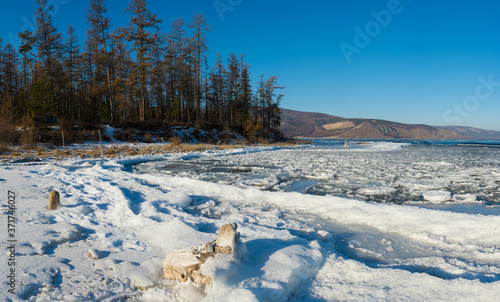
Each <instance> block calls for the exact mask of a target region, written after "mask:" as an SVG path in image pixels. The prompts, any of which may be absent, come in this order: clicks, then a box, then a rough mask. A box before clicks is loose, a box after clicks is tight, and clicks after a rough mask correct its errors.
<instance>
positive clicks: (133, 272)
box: [0, 142, 500, 301]
mask: <svg viewBox="0 0 500 302" xmlns="http://www.w3.org/2000/svg"><path fill="white" fill-rule="evenodd" d="M342 143H343V142H342ZM321 144H322V143H316V144H314V145H312V146H307V147H304V146H299V147H289V148H277V147H255V148H248V149H237V150H228V151H206V152H193V153H188V154H170V155H157V156H136V157H123V158H118V159H113V160H67V161H64V162H47V163H44V164H43V165H39V164H37V165H33V164H30V163H25V164H16V165H12V164H5V165H1V166H0V187H1V188H2V192H3V193H2V194H3V196H6V192H7V190H10V191H13V192H15V193H16V198H17V199H16V200H17V211H16V215H17V219H18V222H17V224H16V228H17V233H16V236H17V238H18V243H17V254H16V258H17V265H16V273H17V275H16V278H17V288H16V294H15V295H11V294H9V295H6V294H5V293H7V287H6V286H7V285H6V282H4V281H2V283H1V288H0V295H1V297H2V300H4V298H5V299H6V301H264V300H267V301H290V300H292V301H294V300H295V301H346V300H347V301H388V300H389V301H409V300H410V301H495V300H496V299H497V296H498V292H500V282H499V281H500V248H499V247H500V237H499V236H496V233H495V231H496V230H498V228H499V226H500V212H499V211H498V208H499V207H498V206H497V203H495V201H496V202H498V194H500V192H499V189H498V183H499V180H500V164H499V157H498V155H499V154H498V153H499V152H500V150H498V148H496V149H494V148H486V149H485V148H483V149H477V150H472V149H469V150H465V149H464V148H462V147H460V146H456V147H449V146H448V147H447V148H448V149H445V148H444V147H443V148H442V149H443V150H441V149H440V150H439V151H443V152H448V154H444V153H443V152H436V150H435V149H432V148H438V149H439V148H441V147H439V146H438V147H436V146H421V145H418V146H410V145H408V144H403V143H395V142H393V143H389V142H373V143H368V144H363V145H359V146H352V145H351V146H350V147H349V148H341V147H339V148H333V147H331V146H330V145H328V144H327V143H324V142H323V144H324V145H321ZM445 150H449V151H445ZM450 154H453V155H454V156H450ZM186 166H187V167H189V168H186ZM52 190H55V191H58V192H59V193H60V197H61V205H60V206H59V208H58V209H57V210H54V211H49V210H48V209H47V198H48V193H49V192H50V191H52ZM321 190H323V191H321ZM5 206H6V204H5V203H3V204H2V207H3V208H2V209H3V210H4V211H6V208H5ZM4 216H5V215H4ZM2 219H3V218H2ZM231 222H236V223H237V224H238V232H240V234H241V241H242V249H244V253H243V255H241V257H239V258H241V259H239V260H238V261H234V259H233V258H231V257H228V256H227V255H221V254H218V255H217V256H216V257H215V258H213V259H209V260H208V261H207V262H206V263H205V264H203V266H202V268H201V271H202V273H203V274H206V275H209V276H211V277H212V278H213V280H214V283H213V285H212V286H207V287H204V286H199V285H196V284H193V283H189V282H188V283H177V282H174V281H170V280H166V279H164V278H162V262H163V259H164V258H165V256H166V255H167V254H168V253H170V252H173V251H176V250H180V249H183V248H186V247H191V246H199V245H203V244H205V243H206V242H209V241H212V240H213V238H215V237H216V235H217V231H218V229H219V228H220V227H221V226H222V225H223V224H226V223H231ZM5 233H6V232H3V234H2V236H5ZM1 245H2V246H1V247H0V248H2V249H5V245H6V238H5V237H2V243H1ZM91 259H92V260H91ZM0 261H1V263H2V265H1V267H2V271H1V272H0V274H1V275H2V276H6V275H7V271H6V269H7V267H6V265H5V263H7V254H6V253H2V256H1V259H0ZM4 280H5V279H4Z"/></svg>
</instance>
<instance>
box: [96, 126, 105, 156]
mask: <svg viewBox="0 0 500 302" xmlns="http://www.w3.org/2000/svg"><path fill="white" fill-rule="evenodd" d="M97 132H99V142H100V143H101V158H104V149H103V148H102V138H101V129H98V130H97Z"/></svg>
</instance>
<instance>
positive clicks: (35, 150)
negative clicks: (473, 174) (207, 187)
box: [0, 141, 304, 161]
mask: <svg viewBox="0 0 500 302" xmlns="http://www.w3.org/2000/svg"><path fill="white" fill-rule="evenodd" d="M302 143H304V142H302ZM297 144H301V142H300V141H288V142H276V143H265V142H262V143H249V142H245V141H241V142H236V143H231V144H208V143H198V144H188V143H180V142H177V141H173V142H171V143H169V144H157V143H151V144H115V145H106V146H105V147H103V149H102V151H101V147H100V146H99V145H79V146H70V147H66V148H63V147H53V146H46V145H30V146H15V147H10V146H6V145H0V161H15V160H22V159H28V158H29V159H32V160H42V159H44V160H62V159H67V158H81V159H85V158H88V159H92V158H100V157H102V153H104V157H105V158H116V157H123V156H140V155H158V154H167V153H182V152H194V151H198V152H202V151H209V150H227V149H237V148H245V147H255V146H292V145H297Z"/></svg>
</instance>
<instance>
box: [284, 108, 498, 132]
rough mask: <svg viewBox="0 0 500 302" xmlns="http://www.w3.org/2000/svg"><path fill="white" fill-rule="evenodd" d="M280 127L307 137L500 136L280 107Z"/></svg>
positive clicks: (467, 129) (472, 130)
mask: <svg viewBox="0 0 500 302" xmlns="http://www.w3.org/2000/svg"><path fill="white" fill-rule="evenodd" d="M280 129H281V131H282V132H283V134H284V135H285V136H287V137H307V138H320V137H323V138H326V137H328V138H400V139H500V131H493V130H484V129H478V128H473V127H466V126H444V127H441V126H429V125H423V124H418V125H411V124H402V123H396V122H391V121H385V120H377V119H362V118H343V117H339V116H334V115H329V114H324V113H316V112H303V111H295V110H289V109H281V128H280Z"/></svg>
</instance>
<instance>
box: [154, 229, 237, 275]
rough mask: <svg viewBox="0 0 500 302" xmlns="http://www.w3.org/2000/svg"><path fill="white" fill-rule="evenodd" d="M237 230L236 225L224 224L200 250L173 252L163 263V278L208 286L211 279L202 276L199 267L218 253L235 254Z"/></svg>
mask: <svg viewBox="0 0 500 302" xmlns="http://www.w3.org/2000/svg"><path fill="white" fill-rule="evenodd" d="M237 228H238V225H237V224H236V223H230V224H225V225H223V226H222V227H221V228H220V230H219V234H218V235H217V238H216V239H215V240H214V241H212V242H207V243H206V244H205V246H203V247H202V248H197V247H193V248H192V249H191V251H175V252H172V253H170V254H168V255H167V256H166V257H165V260H164V261H163V276H164V277H165V278H167V279H171V280H176V281H180V282H187V281H188V280H191V281H192V282H194V283H197V284H203V285H208V284H210V283H211V282H212V279H211V278H210V277H209V276H203V275H202V274H201V273H200V267H201V265H202V264H203V263H205V262H206V260H207V259H208V258H209V257H215V255H216V254H218V253H221V254H234V253H235V250H236V246H237V243H238V240H239V238H240V234H239V233H238V232H237V231H236V229H237Z"/></svg>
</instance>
